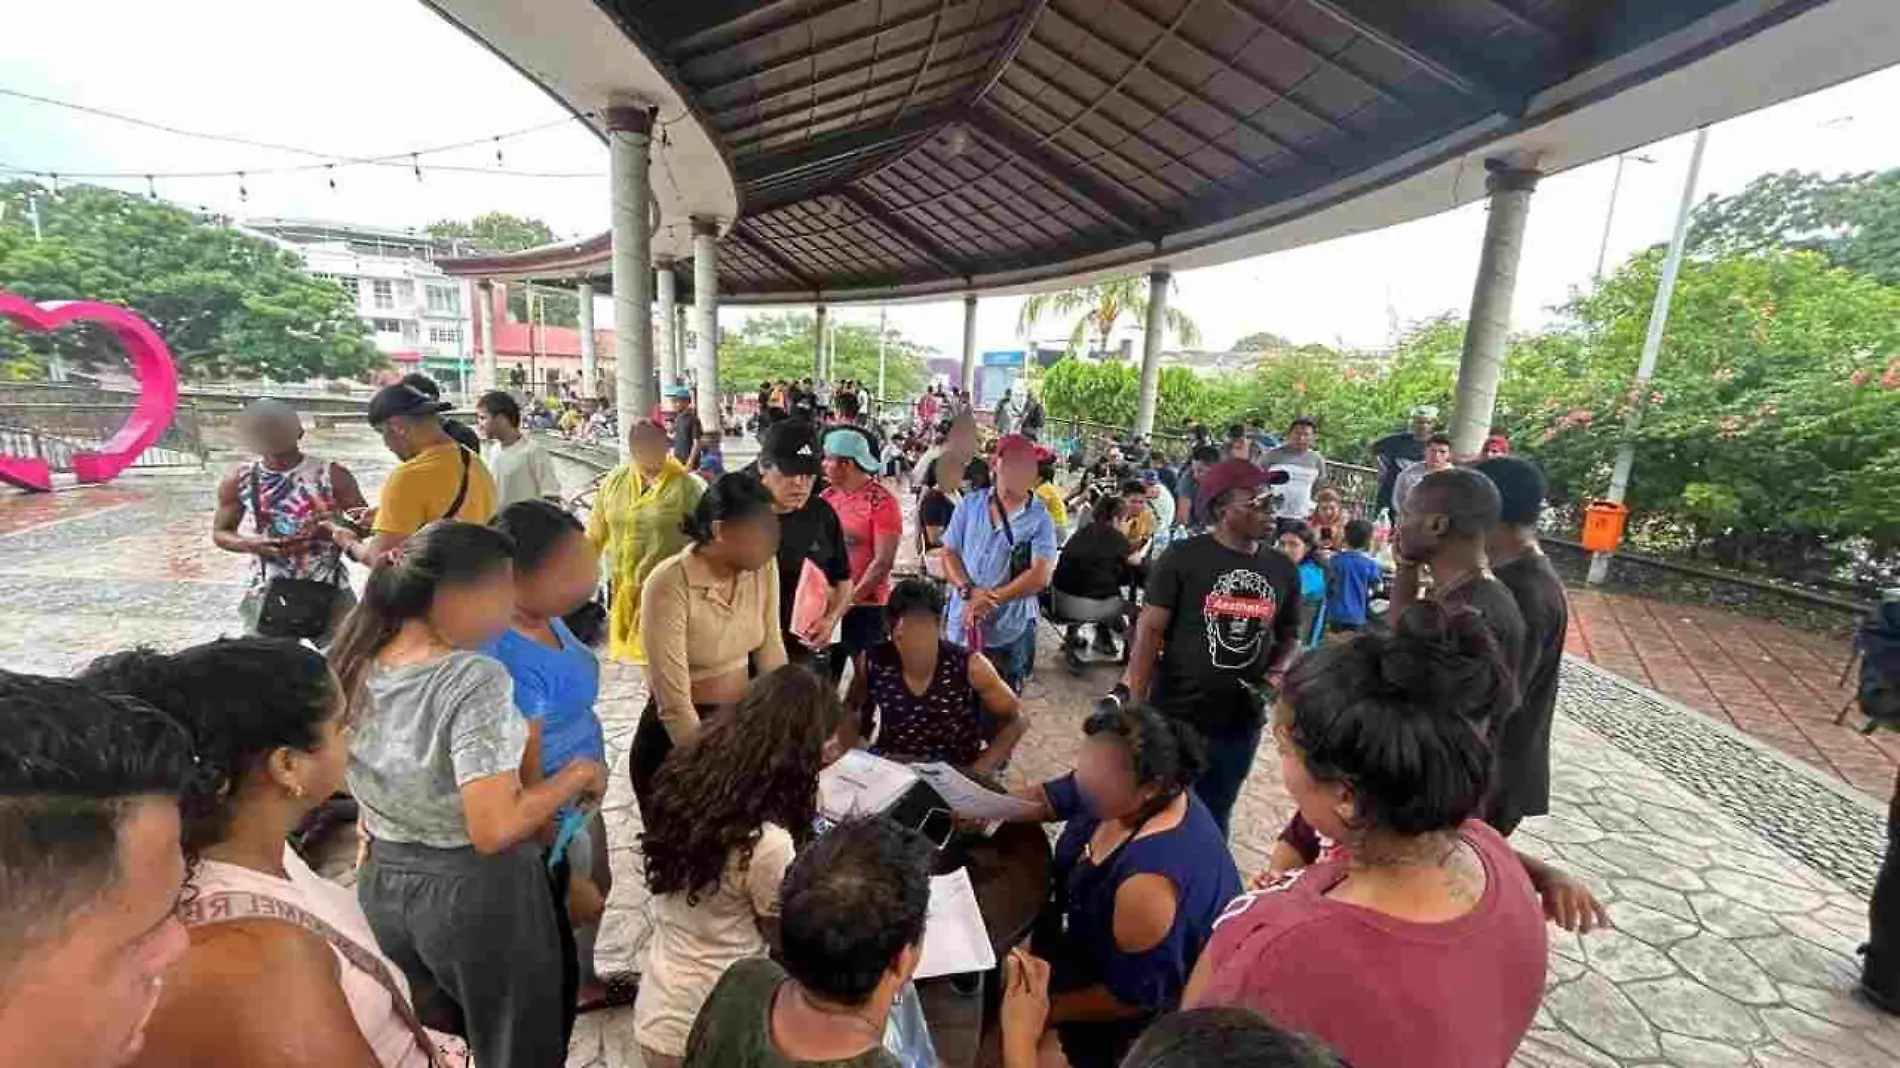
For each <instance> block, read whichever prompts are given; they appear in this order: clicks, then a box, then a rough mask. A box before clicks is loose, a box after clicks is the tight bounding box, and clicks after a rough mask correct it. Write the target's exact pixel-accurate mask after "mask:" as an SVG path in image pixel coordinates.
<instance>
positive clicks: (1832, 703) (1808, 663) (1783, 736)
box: [1569, 590, 1900, 798]
mask: <svg viewBox="0 0 1900 1068" xmlns="http://www.w3.org/2000/svg"><path fill="white" fill-rule="evenodd" d="M1570 622H1571V626H1570V640H1569V650H1570V652H1571V653H1573V654H1575V655H1578V656H1581V657H1584V658H1586V659H1588V660H1590V661H1592V662H1593V663H1596V664H1598V665H1600V666H1602V667H1605V668H1608V669H1610V670H1611V671H1614V672H1616V673H1617V674H1619V675H1622V676H1624V677H1625V678H1629V679H1633V680H1635V681H1636V682H1639V683H1641V684H1643V685H1644V686H1648V687H1650V688H1651V689H1654V690H1658V691H1660V692H1662V693H1665V694H1667V695H1669V696H1670V697H1673V698H1675V699H1676V700H1678V701H1681V702H1682V703H1683V704H1686V705H1688V706H1690V707H1691V708H1694V709H1696V710H1698V711H1700V712H1704V713H1706V714H1708V715H1710V716H1713V717H1715V718H1716V719H1719V720H1722V721H1724V722H1726V723H1728V724H1729V725H1731V726H1733V727H1736V728H1738V729H1740V730H1743V731H1746V732H1747V733H1749V734H1751V735H1754V736H1755V737H1757V738H1760V739H1762V740H1764V741H1766V742H1768V743H1769V744H1770V745H1773V746H1775V747H1776V748H1778V749H1780V750H1781V751H1782V752H1784V753H1787V754H1788V755H1789V756H1792V757H1796V758H1798V759H1800V760H1803V761H1806V762H1807V763H1809V764H1812V765H1813V766H1815V767H1817V768H1820V769H1822V770H1823V771H1827V772H1830V773H1832V774H1834V775H1836V776H1838V777H1839V778H1840V779H1841V780H1842V781H1844V782H1847V783H1850V784H1852V785H1853V786H1855V787H1856V788H1858V789H1860V790H1861V791H1863V792H1864V793H1866V794H1868V795H1869V796H1872V797H1875V798H1886V797H1888V796H1891V794H1892V791H1893V788H1894V775H1895V771H1896V768H1900V734H1891V733H1888V734H1875V735H1871V736H1869V735H1863V734H1861V733H1860V732H1859V731H1858V730H1856V729H1855V724H1856V723H1857V721H1858V716H1857V715H1855V716H1850V717H1849V719H1848V722H1847V724H1845V725H1837V724H1835V723H1834V717H1835V716H1836V715H1838V714H1839V713H1840V710H1841V707H1842V706H1843V705H1844V704H1845V703H1846V702H1847V701H1848V699H1849V698H1850V697H1851V696H1852V693H1853V691H1852V690H1851V689H1850V688H1848V687H1843V686H1841V685H1840V677H1841V668H1842V666H1843V665H1845V664H1846V663H1847V660H1848V656H1849V655H1850V650H1849V647H1848V642H1847V640H1846V639H1845V638H1841V637H1837V636H1834V635H1828V634H1818V633H1815V632H1813V631H1806V630H1799V629H1796V628H1793V627H1786V626H1782V625H1780V624H1777V623H1771V622H1767V621H1765V620H1759V619H1751V618H1749V617H1747V616H1742V615H1737V614H1734V613H1730V612H1723V611H1719V610H1717V609H1713V608H1707V607H1701V606H1690V605H1677V604H1669V603H1667V602H1663V601H1655V600H1650V599H1648V598H1643V597H1632V596H1629V595H1627V594H1617V593H1600V592H1597V591H1594V590H1572V591H1571V595H1570Z"/></svg>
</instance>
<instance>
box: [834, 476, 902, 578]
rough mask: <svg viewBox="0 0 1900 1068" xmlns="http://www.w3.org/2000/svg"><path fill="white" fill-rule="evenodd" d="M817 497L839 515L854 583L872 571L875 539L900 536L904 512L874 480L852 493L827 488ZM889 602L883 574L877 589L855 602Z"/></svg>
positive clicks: (881, 485) (868, 481) (888, 492)
mask: <svg viewBox="0 0 1900 1068" xmlns="http://www.w3.org/2000/svg"><path fill="white" fill-rule="evenodd" d="M820 496H822V497H823V498H824V499H825V503H826V504H829V505H831V510H832V511H834V512H836V513H838V525H839V526H841V527H843V528H844V551H845V555H846V556H847V557H849V558H850V560H851V581H853V582H857V581H859V580H861V579H863V578H864V573H865V572H866V571H869V570H870V569H871V560H872V558H874V557H875V556H876V555H877V539H878V538H879V537H880V536H888V537H892V538H897V537H902V536H903V534H904V513H903V510H902V509H900V508H899V507H898V504H897V497H896V495H894V494H893V493H891V491H890V490H887V489H885V488H884V484H883V483H882V482H879V481H878V480H877V479H875V478H871V479H866V480H865V482H864V485H862V486H859V487H858V489H857V492H855V493H846V492H845V491H844V490H842V489H839V488H838V487H837V486H827V487H826V488H825V492H824V493H822V494H820ZM890 599H891V579H890V576H889V575H886V576H885V577H884V581H882V582H880V583H878V584H877V588H876V589H874V590H872V591H870V592H869V593H866V594H864V595H862V596H860V597H859V598H858V599H857V600H856V601H855V602H854V603H856V604H883V603H884V602H886V601H888V600H890Z"/></svg>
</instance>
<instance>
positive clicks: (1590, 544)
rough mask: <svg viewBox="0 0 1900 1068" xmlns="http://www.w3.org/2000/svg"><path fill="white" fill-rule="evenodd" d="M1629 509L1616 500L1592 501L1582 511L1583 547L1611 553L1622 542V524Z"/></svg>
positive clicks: (1627, 517) (1593, 550) (1594, 551)
mask: <svg viewBox="0 0 1900 1068" xmlns="http://www.w3.org/2000/svg"><path fill="white" fill-rule="evenodd" d="M1629 516H1630V510H1629V508H1628V507H1627V506H1625V505H1623V504H1619V503H1618V502H1616V501H1592V502H1590V507H1589V508H1587V509H1585V510H1584V513H1583V547H1584V548H1585V549H1587V550H1589V551H1590V552H1593V553H1613V552H1615V551H1616V547H1617V546H1619V545H1621V544H1623V526H1624V524H1625V523H1627V522H1629Z"/></svg>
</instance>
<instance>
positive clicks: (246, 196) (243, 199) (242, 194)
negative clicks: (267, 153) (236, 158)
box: [237, 171, 251, 204]
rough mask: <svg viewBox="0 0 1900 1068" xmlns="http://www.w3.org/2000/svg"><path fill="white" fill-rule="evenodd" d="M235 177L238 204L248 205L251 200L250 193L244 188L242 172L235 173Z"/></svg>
mask: <svg viewBox="0 0 1900 1068" xmlns="http://www.w3.org/2000/svg"><path fill="white" fill-rule="evenodd" d="M237 176H238V203H240V204H244V203H249V202H250V199H251V191H250V190H249V189H246V188H244V172H243V171H239V172H237Z"/></svg>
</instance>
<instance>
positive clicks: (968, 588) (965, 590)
mask: <svg viewBox="0 0 1900 1068" xmlns="http://www.w3.org/2000/svg"><path fill="white" fill-rule="evenodd" d="M975 592H976V583H974V582H966V583H964V584H963V585H961V586H958V587H957V595H958V596H960V597H962V598H963V599H964V600H966V601H967V600H969V599H970V595H971V594H973V593H975Z"/></svg>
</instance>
